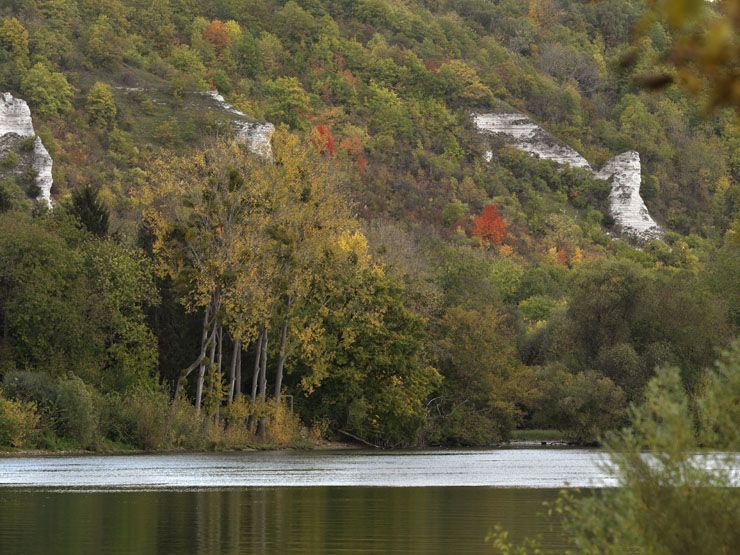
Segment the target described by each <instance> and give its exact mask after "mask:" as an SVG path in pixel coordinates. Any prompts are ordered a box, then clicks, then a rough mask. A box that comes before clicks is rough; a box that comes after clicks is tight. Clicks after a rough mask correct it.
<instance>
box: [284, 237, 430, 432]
mask: <svg viewBox="0 0 740 555" xmlns="http://www.w3.org/2000/svg"><path fill="white" fill-rule="evenodd" d="M313 276H314V278H313V279H314V283H313V284H312V287H311V288H310V294H309V296H308V297H307V299H306V301H305V302H304V303H303V307H302V309H301V310H299V311H297V313H296V316H295V317H294V319H293V326H294V329H295V333H296V335H297V337H298V340H299V348H298V353H297V355H296V361H295V363H294V364H293V371H292V373H293V374H294V375H295V377H294V378H293V379H294V380H298V385H299V388H300V389H299V391H302V392H303V393H304V395H305V396H306V399H305V400H304V401H302V403H301V405H302V406H303V409H302V410H303V414H304V417H305V418H306V419H308V420H314V419H318V420H322V419H326V420H328V421H329V422H330V423H331V426H332V428H334V429H335V430H341V431H344V432H350V433H351V434H353V435H355V436H358V437H361V438H363V439H365V440H368V441H371V442H375V443H376V444H382V445H388V446H400V445H414V444H417V443H418V442H420V441H421V439H422V435H421V434H422V431H423V427H424V425H425V423H426V419H427V412H428V411H427V408H426V406H425V402H426V399H427V398H428V397H429V395H430V394H431V393H432V391H433V390H434V389H435V388H436V387H437V386H438V385H439V383H440V379H441V377H440V375H439V373H438V372H437V370H435V369H434V368H433V367H431V366H430V365H429V363H428V361H427V360H426V356H425V348H424V346H425V339H426V337H425V336H426V334H425V322H424V320H423V319H422V318H421V317H420V316H419V315H418V314H416V313H414V312H413V311H411V310H409V309H408V308H406V306H405V296H406V295H405V293H404V290H403V289H402V288H401V286H400V285H399V284H398V283H396V282H395V280H393V279H392V278H390V277H389V276H387V275H386V274H385V272H384V271H383V270H382V268H380V267H378V266H377V265H375V264H374V263H373V262H372V260H371V259H370V257H369V255H368V251H367V241H366V239H365V238H364V236H362V234H359V233H346V234H344V235H342V236H340V237H339V240H338V241H337V242H336V243H334V245H333V246H330V247H329V252H328V253H327V256H326V257H324V259H323V260H322V261H321V262H320V265H319V267H318V268H316V269H315V270H314V272H313Z"/></svg>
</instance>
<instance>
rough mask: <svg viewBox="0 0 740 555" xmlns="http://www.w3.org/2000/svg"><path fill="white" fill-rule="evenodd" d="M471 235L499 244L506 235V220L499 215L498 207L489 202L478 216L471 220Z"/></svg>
mask: <svg viewBox="0 0 740 555" xmlns="http://www.w3.org/2000/svg"><path fill="white" fill-rule="evenodd" d="M473 236H474V237H480V238H481V239H483V240H486V241H489V242H491V243H492V244H494V245H500V244H501V241H503V240H504V237H506V221H505V220H504V219H503V218H502V217H501V216H500V215H499V213H498V208H496V206H494V205H493V204H489V205H488V206H486V207H485V208H484V209H483V212H481V215H480V216H476V218H475V219H474V220H473Z"/></svg>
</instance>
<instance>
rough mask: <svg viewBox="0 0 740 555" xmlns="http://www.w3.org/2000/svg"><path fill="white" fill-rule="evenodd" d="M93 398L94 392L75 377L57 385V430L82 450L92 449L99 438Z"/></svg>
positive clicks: (98, 422) (97, 415)
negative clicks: (72, 440)
mask: <svg viewBox="0 0 740 555" xmlns="http://www.w3.org/2000/svg"><path fill="white" fill-rule="evenodd" d="M95 396H96V392H95V390H94V389H93V388H91V387H90V386H88V385H86V384H85V382H83V381H82V380H81V379H80V378H78V377H77V376H69V377H68V378H66V379H63V380H61V381H60V382H59V383H58V384H57V395H56V413H57V415H58V421H57V430H58V432H59V433H60V434H61V435H63V436H66V437H68V438H70V439H74V440H75V441H76V442H77V443H78V444H79V445H80V447H83V448H91V447H94V446H95V444H96V443H97V440H98V438H99V425H100V415H99V411H98V409H97V406H96V402H95V401H96V399H95Z"/></svg>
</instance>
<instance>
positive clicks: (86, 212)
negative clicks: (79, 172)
mask: <svg viewBox="0 0 740 555" xmlns="http://www.w3.org/2000/svg"><path fill="white" fill-rule="evenodd" d="M69 211H70V213H71V214H72V215H73V216H74V217H76V218H77V220H79V222H80V224H82V226H83V227H84V228H85V229H87V231H89V232H90V233H92V234H93V235H97V236H98V237H105V236H106V235H108V225H109V223H108V222H109V220H110V211H109V210H108V208H107V207H106V206H105V204H103V202H102V201H101V200H100V198H99V197H98V190H97V189H94V188H93V187H92V186H90V185H87V186H85V187H81V188H79V189H76V190H74V191H72V206H71V207H70V210H69Z"/></svg>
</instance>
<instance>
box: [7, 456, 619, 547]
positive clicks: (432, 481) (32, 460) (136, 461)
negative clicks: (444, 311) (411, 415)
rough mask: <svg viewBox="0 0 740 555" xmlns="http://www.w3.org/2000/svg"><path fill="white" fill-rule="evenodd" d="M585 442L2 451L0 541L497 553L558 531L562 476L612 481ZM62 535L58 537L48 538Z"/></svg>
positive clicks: (569, 480)
mask: <svg viewBox="0 0 740 555" xmlns="http://www.w3.org/2000/svg"><path fill="white" fill-rule="evenodd" d="M604 461H605V459H604V455H603V454H602V453H600V452H598V451H590V450H577V449H501V450H485V451H481V450H455V451H408V452H385V451H308V452H300V451H295V452H292V451H279V452H245V453H208V454H177V455H135V456H82V457H27V458H26V457H24V458H6V459H0V552H2V553H3V554H5V553H13V554H29V555H36V554H42V553H43V554H47V553H70V554H72V553H75V554H87V553H91V554H92V553H96V554H97V553H106V554H107V553H122V554H123V553H136V554H148V553H271V554H272V553H274V554H282V553H455V554H457V553H461V554H462V553H490V552H491V549H490V546H488V545H487V544H486V543H485V537H486V535H487V534H488V532H489V531H491V530H492V529H493V527H494V526H495V525H496V524H501V525H503V526H504V527H506V528H507V529H509V530H510V531H511V534H512V537H513V538H515V539H516V538H522V537H524V536H527V535H530V536H531V535H540V536H541V537H542V540H543V543H544V545H545V546H546V547H547V548H548V549H549V550H552V551H554V552H557V551H558V550H559V549H560V548H562V538H561V536H560V532H559V530H557V528H556V527H555V528H553V527H552V526H551V522H550V521H549V519H548V518H547V517H546V516H545V507H544V506H543V503H544V502H547V501H553V500H554V499H555V498H556V496H557V492H558V489H559V488H562V487H565V486H578V487H582V488H598V487H604V486H610V485H613V483H612V482H611V480H610V478H609V477H608V476H607V474H606V473H605V472H604V470H603V463H604ZM50 546H52V547H51V548H50Z"/></svg>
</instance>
